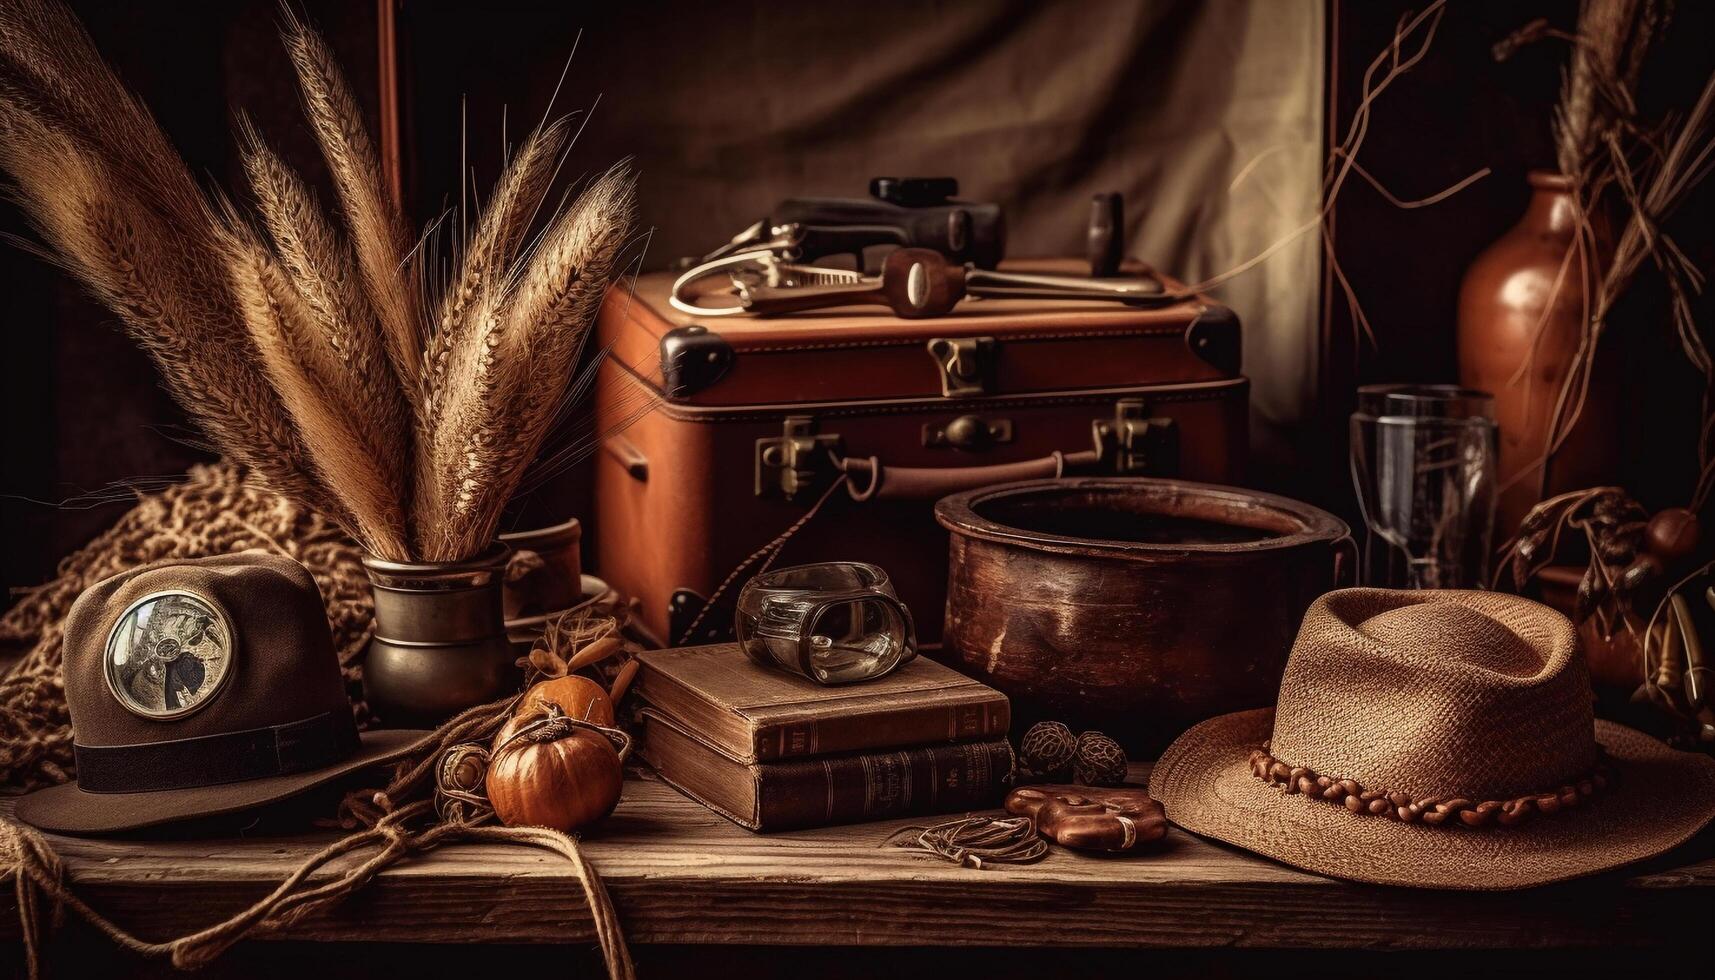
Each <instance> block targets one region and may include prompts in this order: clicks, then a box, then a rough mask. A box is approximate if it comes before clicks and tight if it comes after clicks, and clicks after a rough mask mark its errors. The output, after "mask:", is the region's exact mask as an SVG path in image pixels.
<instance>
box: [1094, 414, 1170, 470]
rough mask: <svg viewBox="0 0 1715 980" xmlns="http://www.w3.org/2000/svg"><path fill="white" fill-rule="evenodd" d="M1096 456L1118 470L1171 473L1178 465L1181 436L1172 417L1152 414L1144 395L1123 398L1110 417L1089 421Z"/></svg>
mask: <svg viewBox="0 0 1715 980" xmlns="http://www.w3.org/2000/svg"><path fill="white" fill-rule="evenodd" d="M1090 430H1091V435H1092V436H1093V437H1094V439H1095V443H1096V458H1097V459H1099V460H1100V461H1102V462H1103V463H1107V462H1109V461H1111V462H1112V466H1113V471H1114V472H1115V473H1171V472H1173V471H1174V470H1176V469H1178V462H1179V439H1178V430H1177V429H1176V428H1175V427H1174V425H1173V420H1172V419H1170V418H1166V417H1162V416H1151V415H1150V414H1149V410H1148V407H1147V406H1145V405H1144V402H1143V399H1141V398H1121V399H1120V400H1119V401H1118V402H1117V403H1116V404H1115V405H1114V415H1113V418H1111V419H1096V420H1094V421H1092V422H1091V423H1090Z"/></svg>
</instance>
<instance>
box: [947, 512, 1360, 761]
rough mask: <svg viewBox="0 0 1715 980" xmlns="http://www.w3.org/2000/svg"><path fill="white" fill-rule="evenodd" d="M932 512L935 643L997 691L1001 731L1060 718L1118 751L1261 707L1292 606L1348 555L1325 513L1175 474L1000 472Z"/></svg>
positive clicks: (1148, 748) (1144, 748)
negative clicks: (990, 483)
mask: <svg viewBox="0 0 1715 980" xmlns="http://www.w3.org/2000/svg"><path fill="white" fill-rule="evenodd" d="M935 517H936V519H937V520H939V521H940V522H941V524H942V526H944V527H946V528H947V530H948V531H950V532H951V533H952V541H951V563H950V566H951V567H950V570H949V573H948V584H947V622H946V633H945V637H944V642H945V651H944V652H945V653H946V654H948V655H950V656H951V657H952V658H955V662H956V663H958V664H959V665H960V666H961V668H962V669H963V670H964V672H965V673H968V674H970V675H972V676H974V677H976V678H978V679H980V680H982V681H984V682H986V683H988V684H991V685H993V686H994V687H997V688H999V689H1000V690H1001V691H1003V692H1005V693H1006V694H1007V695H1008V696H1009V697H1011V698H1012V700H1013V709H1014V718H1015V719H1017V723H1018V725H1017V726H1015V727H1019V726H1022V725H1026V724H1029V723H1030V722H1031V721H1034V720H1041V719H1055V720H1060V721H1065V722H1067V723H1068V724H1070V725H1071V726H1072V727H1073V729H1074V730H1087V729H1099V730H1101V731H1104V732H1106V733H1107V734H1109V735H1111V736H1113V737H1114V738H1116V739H1118V740H1119V741H1120V742H1121V744H1123V745H1124V746H1125V747H1126V748H1127V749H1128V750H1130V751H1133V752H1153V751H1156V750H1158V749H1159V748H1161V747H1162V746H1163V745H1164V744H1165V743H1166V742H1167V741H1168V740H1170V739H1171V738H1172V737H1173V736H1175V735H1177V734H1178V733H1179V732H1180V731H1182V730H1184V729H1185V728H1186V727H1187V726H1189V725H1191V724H1193V723H1195V722H1198V721H1201V720H1203V719H1204V718H1208V717H1211V716H1213V715H1216V714H1221V713H1223V712H1228V711H1237V710H1241V709H1245V708H1255V707H1261V706H1264V705H1269V704H1273V703H1274V699H1275V696H1276V694H1277V689H1278V687H1279V683H1280V676H1281V672H1282V671H1283V670H1284V668H1285V666H1286V655H1287V652H1288V651H1289V650H1290V649H1291V647H1292V642H1293V639H1294V637H1296V636H1297V633H1298V625H1299V620H1300V619H1301V618H1302V617H1303V615H1304V610H1305V609H1306V608H1308V607H1309V605H1310V602H1311V601H1312V600H1313V599H1315V597H1316V596H1318V595H1320V594H1322V593H1323V592H1325V591H1327V590H1328V589H1330V588H1333V587H1335V586H1336V585H1337V584H1341V582H1342V580H1343V579H1349V578H1350V576H1351V574H1352V570H1353V566H1354V565H1355V563H1356V558H1357V553H1356V549H1355V547H1353V545H1352V539H1351V534H1350V532H1349V531H1348V530H1347V528H1346V525H1345V523H1344V522H1342V521H1341V520H1340V519H1339V518H1337V517H1335V516H1334V515H1332V514H1329V513H1327V512H1325V511H1322V510H1318V509H1317V508H1315V507H1312V506H1310V505H1309V504H1304V503H1299V502H1298V501H1295V500H1288V499H1287V498H1285V497H1276V496H1273V495H1270V494H1263V493H1255V492H1252V491H1249V490H1239V489H1235V488H1231V487H1218V486H1212V485H1208V484H1201V483H1187V482H1183V481H1179V480H1156V479H1111V478H1110V479H1102V478H1092V479H1068V480H1033V481H1027V482H1024V483H1011V484H1004V485H1001V486H997V487H989V488H987V489H983V490H974V491H971V492H968V493H961V494H956V495H954V496H951V497H947V498H944V499H943V500H941V501H940V502H939V503H938V504H936V506H935ZM1020 730H1022V728H1021V727H1020Z"/></svg>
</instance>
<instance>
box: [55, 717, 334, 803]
mask: <svg viewBox="0 0 1715 980" xmlns="http://www.w3.org/2000/svg"><path fill="white" fill-rule="evenodd" d="M357 747H358V739H357V726H356V724H354V723H353V722H352V720H351V714H350V713H349V712H344V711H339V712H332V711H330V712H328V713H326V714H321V715H316V716H315V717H313V718H305V719H303V720H301V721H293V722H287V723H286V724H284V725H270V726H268V727H266V728H252V729H249V730H247V731H242V732H227V733H225V734H222V735H205V736H203V737H201V738H181V739H174V740H172V741H166V742H146V743H142V744H138V745H73V746H72V749H73V751H74V752H75V754H76V756H77V785H78V787H79V788H80V789H82V790H84V791H85V792H89V793H143V792H152V791H156V790H170V789H191V788H194V787H197V786H215V785H218V784H221V783H236V782H241V781H243V780H246V779H262V778H264V777H267V776H285V775H290V774H291V773H296V772H308V771H310V770H312V769H321V768H324V767H326V766H330V765H333V764H334V763H336V762H338V761H340V760H341V759H344V758H346V757H348V756H350V755H351V754H352V753H353V752H356V751H357Z"/></svg>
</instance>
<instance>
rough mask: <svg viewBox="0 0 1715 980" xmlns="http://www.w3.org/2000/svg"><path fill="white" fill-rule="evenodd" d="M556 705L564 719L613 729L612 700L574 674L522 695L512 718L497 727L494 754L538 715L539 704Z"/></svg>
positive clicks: (593, 683)
mask: <svg viewBox="0 0 1715 980" xmlns="http://www.w3.org/2000/svg"><path fill="white" fill-rule="evenodd" d="M544 701H546V702H548V703H549V704H554V705H558V706H559V708H560V710H561V711H562V712H564V713H565V715H566V717H567V718H576V719H577V720H578V721H587V722H589V723H590V724H592V725H600V726H601V727H603V728H612V727H613V700H612V699H610V698H609V697H608V696H607V691H605V690H603V689H602V686H601V685H600V684H597V683H596V682H595V681H592V680H590V679H589V678H587V677H581V676H579V675H577V674H567V675H566V676H564V677H556V678H554V679H553V680H546V681H542V682H540V683H538V684H536V685H534V686H532V687H531V688H530V690H528V691H526V692H524V697H523V699H522V700H520V701H519V702H518V708H517V709H516V710H515V711H513V712H512V717H511V718H508V719H507V720H506V724H504V725H502V726H501V727H500V733H499V734H498V735H496V736H494V743H493V744H494V750H495V751H497V752H498V751H499V750H500V746H501V745H502V744H504V743H505V741H506V740H507V739H508V738H510V737H511V736H512V734H513V733H514V732H516V731H518V729H519V728H521V727H523V725H524V723H525V722H527V721H529V720H530V719H532V718H535V717H537V716H539V715H540V714H541V713H542V702H544Z"/></svg>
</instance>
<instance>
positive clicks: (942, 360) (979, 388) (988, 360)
mask: <svg viewBox="0 0 1715 980" xmlns="http://www.w3.org/2000/svg"><path fill="white" fill-rule="evenodd" d="M928 347H929V356H930V357H932V358H934V359H935V367H936V369H937V370H939V372H940V375H941V394H942V395H943V396H944V397H947V398H969V397H971V396H972V395H986V394H988V389H989V379H990V378H991V377H993V376H994V352H995V342H994V338H993V337H936V338H934V339H933V340H931V341H929V344H928Z"/></svg>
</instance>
